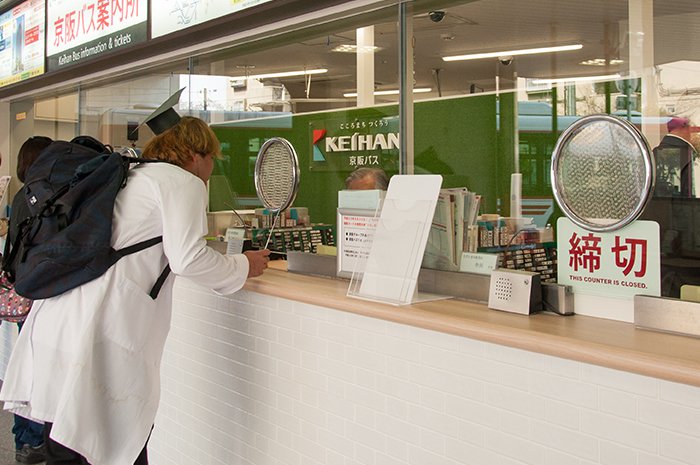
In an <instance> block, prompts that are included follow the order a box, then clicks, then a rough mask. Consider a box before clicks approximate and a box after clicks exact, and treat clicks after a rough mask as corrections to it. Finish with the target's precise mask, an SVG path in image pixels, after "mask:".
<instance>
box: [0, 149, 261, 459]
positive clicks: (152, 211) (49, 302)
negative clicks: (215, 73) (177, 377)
mask: <svg viewBox="0 0 700 465" xmlns="http://www.w3.org/2000/svg"><path fill="white" fill-rule="evenodd" d="M206 203H207V191H206V187H205V185H204V183H203V182H202V181H201V180H200V179H199V178H197V177H195V176H193V175H192V174H190V173H189V172H187V171H185V170H183V169H181V168H178V167H176V166H174V165H170V164H166V163H156V164H148V165H142V166H138V167H135V168H133V169H132V170H131V171H130V173H129V178H128V183H127V185H126V187H125V188H124V189H123V190H122V191H120V193H119V195H118V196H117V202H116V205H115V210H114V224H113V227H112V231H113V234H112V243H113V246H114V248H116V249H119V248H121V247H124V246H127V245H131V244H134V243H136V242H139V241H141V240H144V239H149V238H152V237H156V236H159V235H161V234H162V235H163V244H162V245H160V244H159V245H156V246H154V247H151V248H149V249H146V250H143V251H140V252H137V253H135V254H132V255H129V256H126V257H124V258H122V259H121V260H120V261H119V262H117V264H116V265H114V266H113V267H112V268H110V269H109V270H108V271H107V272H106V273H105V274H104V275H102V276H101V277H99V278H97V279H95V280H93V281H91V282H89V283H86V284H84V285H82V286H80V287H78V288H76V289H73V290H71V291H68V292H66V293H64V294H62V295H60V296H57V297H54V298H51V299H46V300H40V301H36V302H35V303H34V307H33V308H32V311H31V313H30V315H29V317H28V318H27V320H26V322H25V325H24V327H23V328H22V331H21V333H20V336H19V338H18V340H17V344H16V346H15V348H14V350H13V353H12V356H11V358H10V363H9V366H8V369H7V373H6V376H5V380H4V383H3V386H2V391H1V392H0V400H3V401H5V409H8V410H11V411H13V412H15V413H18V414H20V415H22V416H26V417H29V418H33V419H35V420H40V421H48V422H52V423H53V429H52V431H51V436H52V438H53V439H55V440H56V441H58V442H60V443H61V444H63V445H65V446H66V447H69V448H70V449H73V450H75V451H76V452H78V453H80V454H81V455H83V456H84V457H85V458H86V459H87V460H88V461H89V462H90V463H91V464H92V465H128V464H132V463H133V462H134V460H135V459H136V457H137V456H138V454H139V453H140V451H141V449H142V448H143V446H144V444H145V443H146V440H147V438H148V435H149V433H150V430H151V426H152V425H153V421H154V418H155V415H156V409H157V407H158V401H159V398H160V362H161V357H162V353H163V346H164V344H165V338H166V336H167V334H168V330H169V328H170V316H171V302H172V286H173V279H174V277H173V276H172V274H171V276H170V277H169V278H168V279H167V281H166V282H165V285H164V286H163V288H162V290H161V291H160V295H159V296H158V298H157V299H156V300H155V301H154V300H152V299H151V298H150V297H149V296H148V292H149V291H150V289H151V287H152V286H153V284H154V282H155V281H156V279H157V277H158V276H159V275H160V273H161V271H162V270H163V268H164V267H165V265H166V264H167V263H169V264H170V267H171V269H172V271H173V273H174V274H176V275H179V276H184V277H187V278H189V279H191V280H193V281H195V282H197V283H199V284H202V285H204V286H208V287H210V288H211V289H213V290H214V291H216V292H218V293H220V294H224V295H225V294H231V293H233V292H235V291H237V290H238V289H240V288H241V287H242V286H243V284H244V282H245V279H246V277H247V275H248V260H247V259H246V257H245V256H244V255H236V256H228V257H227V256H223V255H221V254H220V253H218V252H215V251H214V250H213V249H211V248H209V247H206V242H205V239H204V235H205V234H206V233H207V221H206V215H205V208H206Z"/></svg>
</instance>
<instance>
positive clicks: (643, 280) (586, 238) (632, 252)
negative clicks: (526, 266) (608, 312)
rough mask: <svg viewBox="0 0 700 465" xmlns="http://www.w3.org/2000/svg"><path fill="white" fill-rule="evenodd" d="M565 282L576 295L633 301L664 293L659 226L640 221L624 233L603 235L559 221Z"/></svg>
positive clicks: (560, 265)
mask: <svg viewBox="0 0 700 465" xmlns="http://www.w3.org/2000/svg"><path fill="white" fill-rule="evenodd" d="M557 248H558V256H559V260H558V266H557V276H558V282H559V284H565V285H570V286H571V287H572V288H573V290H574V293H581V294H594V295H603V296H607V297H623V298H631V297H632V296H634V295H636V294H644V295H655V296H659V295H661V258H660V247H659V225H658V223H656V222H654V221H635V222H633V223H632V224H630V225H629V226H626V227H624V228H622V229H620V230H618V231H613V232H608V233H600V232H592V231H588V230H586V229H583V228H581V227H579V226H576V225H575V224H574V223H572V222H571V221H570V220H569V219H568V218H559V220H558V221H557Z"/></svg>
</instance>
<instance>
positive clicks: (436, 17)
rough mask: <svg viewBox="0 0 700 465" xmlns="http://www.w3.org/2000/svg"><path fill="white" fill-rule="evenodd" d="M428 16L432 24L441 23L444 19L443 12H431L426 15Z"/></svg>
mask: <svg viewBox="0 0 700 465" xmlns="http://www.w3.org/2000/svg"><path fill="white" fill-rule="evenodd" d="M428 16H430V20H431V21H432V22H434V23H439V22H440V21H442V20H443V19H445V12H444V11H439V10H435V11H431V12H430V13H428Z"/></svg>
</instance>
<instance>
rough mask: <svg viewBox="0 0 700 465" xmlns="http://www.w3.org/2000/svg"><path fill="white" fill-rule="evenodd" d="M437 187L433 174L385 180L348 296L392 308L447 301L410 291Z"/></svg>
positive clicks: (413, 287) (437, 179)
mask: <svg viewBox="0 0 700 465" xmlns="http://www.w3.org/2000/svg"><path fill="white" fill-rule="evenodd" d="M441 184H442V177H441V176H438V175H397V176H393V177H392V178H391V183H390V184H389V190H388V192H387V196H386V199H385V200H384V205H383V208H382V211H381V214H380V216H379V219H378V221H377V226H376V229H375V231H374V236H373V238H372V240H371V241H368V242H367V243H366V247H367V250H368V252H367V255H366V258H365V259H364V260H358V261H357V262H356V267H355V268H356V269H355V270H354V271H353V273H352V277H351V279H350V286H349V288H348V294H347V295H348V296H349V297H355V298H359V299H365V300H371V301H375V302H382V303H388V304H392V305H407V304H411V303H417V302H424V301H428V300H437V299H447V298H449V296H438V295H434V294H423V293H418V292H417V291H416V290H417V283H418V273H419V272H420V265H421V262H422V260H423V253H424V252H425V246H426V244H427V241H428V234H429V232H430V227H431V224H432V221H433V214H434V212H435V205H436V203H437V198H438V195H439V192H440V186H441Z"/></svg>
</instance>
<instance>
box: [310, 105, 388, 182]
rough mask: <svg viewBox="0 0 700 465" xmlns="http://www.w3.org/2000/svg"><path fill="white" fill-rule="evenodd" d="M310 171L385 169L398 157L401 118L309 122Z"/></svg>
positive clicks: (380, 117) (383, 117)
mask: <svg viewBox="0 0 700 465" xmlns="http://www.w3.org/2000/svg"><path fill="white" fill-rule="evenodd" d="M309 126H310V128H309V130H310V131H311V145H312V147H311V153H312V156H311V160H310V161H311V169H313V170H317V171H352V170H354V169H355V168H359V167H362V166H364V167H368V168H385V167H387V166H394V165H396V161H397V160H398V157H399V129H398V127H399V119H398V117H396V116H377V117H376V118H372V117H359V118H354V119H352V120H347V119H338V120H322V121H315V122H311V123H309Z"/></svg>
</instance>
